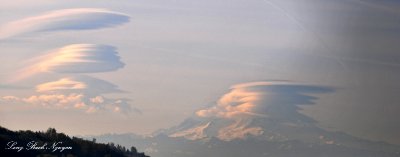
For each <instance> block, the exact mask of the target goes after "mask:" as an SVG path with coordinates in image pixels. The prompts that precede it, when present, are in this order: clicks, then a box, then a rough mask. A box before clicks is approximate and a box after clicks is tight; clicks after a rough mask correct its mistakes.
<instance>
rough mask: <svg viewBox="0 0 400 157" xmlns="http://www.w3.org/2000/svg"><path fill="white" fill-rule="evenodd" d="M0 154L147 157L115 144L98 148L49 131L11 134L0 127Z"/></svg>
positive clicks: (84, 141)
mask: <svg viewBox="0 0 400 157" xmlns="http://www.w3.org/2000/svg"><path fill="white" fill-rule="evenodd" d="M0 145H1V147H2V148H1V149H0V154H1V156H4V157H19V156H21V157H22V156H23V157H29V156H34V157H78V156H79V157H80V156H85V157H148V156H147V155H145V154H144V153H139V152H137V150H136V148H135V147H131V148H129V149H127V148H125V147H123V146H120V145H116V144H114V143H108V144H100V143H96V139H93V140H92V141H89V140H84V139H81V138H77V137H72V138H71V137H69V136H67V135H65V134H64V133H57V132H56V129H54V128H49V129H48V130H47V131H46V132H33V131H30V130H27V131H11V130H8V129H6V128H4V127H1V126H0Z"/></svg>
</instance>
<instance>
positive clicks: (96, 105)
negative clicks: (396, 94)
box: [0, 76, 140, 114]
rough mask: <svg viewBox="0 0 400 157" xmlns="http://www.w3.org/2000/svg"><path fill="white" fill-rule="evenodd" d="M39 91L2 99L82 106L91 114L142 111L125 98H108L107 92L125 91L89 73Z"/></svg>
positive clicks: (41, 86)
mask: <svg viewBox="0 0 400 157" xmlns="http://www.w3.org/2000/svg"><path fill="white" fill-rule="evenodd" d="M36 92H37V93H36V94H35V95H31V96H28V97H16V96H4V97H2V98H0V102H7V103H23V104H28V105H34V106H37V107H45V108H58V109H78V110H84V111H85V112H87V113H94V112H102V111H111V112H116V113H124V114H128V113H132V112H136V113H140V110H138V109H136V108H134V107H133V106H132V105H130V104H129V103H128V102H129V100H128V99H125V98H108V97H105V96H103V94H107V93H116V92H121V90H119V89H118V87H117V86H116V85H113V84H111V83H109V82H107V81H104V80H100V79H96V78H93V77H89V76H74V77H66V78H61V79H59V80H57V81H52V82H47V83H42V84H39V85H37V86H36Z"/></svg>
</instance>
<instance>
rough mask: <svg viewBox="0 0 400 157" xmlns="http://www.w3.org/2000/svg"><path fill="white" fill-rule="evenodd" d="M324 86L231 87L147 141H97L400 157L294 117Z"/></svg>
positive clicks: (183, 150) (151, 148) (210, 150)
mask: <svg viewBox="0 0 400 157" xmlns="http://www.w3.org/2000/svg"><path fill="white" fill-rule="evenodd" d="M333 91H334V90H333V89H332V88H329V87H320V86H312V85H299V84H292V83H287V82H280V83H277V82H272V83H271V82H252V83H246V84H239V85H236V86H233V87H232V88H231V90H230V91H229V92H228V93H227V94H225V95H223V96H222V97H221V98H220V99H219V100H218V101H217V103H216V104H215V105H214V106H211V107H208V108H205V109H202V110H199V111H197V112H195V114H194V115H193V116H192V117H190V118H188V119H186V120H185V121H183V122H182V123H181V124H180V125H178V126H175V127H172V128H169V129H165V130H160V131H158V132H157V133H155V134H154V135H153V136H150V137H138V136H131V135H108V136H98V137H96V138H97V139H98V140H99V141H103V142H108V141H114V142H116V143H120V144H122V145H124V144H125V145H135V146H138V148H140V149H142V150H143V151H146V152H147V153H148V154H150V155H152V156H154V157H157V156H161V155H162V156H164V157H165V156H167V157H204V156H209V157H243V156H252V157H258V156H260V157H261V156H271V157H275V156H276V157H281V156H283V157H289V156H297V157H303V156H304V157H314V156H315V157H320V156H324V157H325V156H326V157H347V156H348V157H368V156H371V157H378V156H379V157H399V156H400V146H396V145H391V144H388V143H384V142H373V141H369V140H364V139H360V138H357V137H354V136H351V135H349V134H346V133H342V132H331V131H327V130H324V129H323V128H320V127H318V126H317V125H316V124H317V122H316V121H315V120H313V119H312V118H310V117H307V116H306V115H304V114H301V113H300V112H298V111H299V110H301V106H302V105H313V104H314V103H315V102H314V100H316V99H317V97H316V96H313V95H316V94H321V93H329V92H333Z"/></svg>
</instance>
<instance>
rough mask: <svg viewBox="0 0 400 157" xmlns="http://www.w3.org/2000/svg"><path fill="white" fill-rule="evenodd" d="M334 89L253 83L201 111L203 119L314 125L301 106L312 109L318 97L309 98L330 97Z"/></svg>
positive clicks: (233, 91)
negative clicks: (307, 123)
mask: <svg viewBox="0 0 400 157" xmlns="http://www.w3.org/2000/svg"><path fill="white" fill-rule="evenodd" d="M332 90H333V89H331V88H329V87H320V86H312V85H299V84H290V83H286V82H280V83H277V82H252V83H245V84H239V85H235V86H233V87H232V89H231V91H230V92H229V93H227V94H225V95H223V96H222V97H221V98H220V99H219V100H218V102H217V104H216V105H215V106H212V107H210V108H207V109H203V110H199V111H197V112H196V115H197V116H199V117H217V118H226V119H243V118H249V117H265V118H268V119H274V120H275V121H279V122H291V123H297V122H313V120H312V119H311V118H309V117H307V116H305V115H303V114H301V113H299V112H298V110H300V107H299V105H312V104H314V102H313V100H315V99H317V97H314V96H310V95H309V94H316V93H326V92H330V91H332Z"/></svg>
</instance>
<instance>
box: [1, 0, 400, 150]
mask: <svg viewBox="0 0 400 157" xmlns="http://www.w3.org/2000/svg"><path fill="white" fill-rule="evenodd" d="M399 7H400V3H399V2H397V1H392V0H384V1H379V2H376V1H370V0H347V1H323V0H279V1H277V0H250V1H249V0H229V1H228V0H212V1H211V0H203V1H188V0H131V1H127V0H120V1H113V2H110V1H105V0H99V1H95V2H93V1H77V0H71V1H51V0H35V1H33V0H24V1H21V0H15V1H2V5H1V6H0V45H1V46H0V50H1V52H2V53H1V55H3V56H2V57H0V63H1V66H0V125H2V126H4V127H7V128H10V129H13V130H20V129H24V130H25V129H30V130H45V129H47V128H48V127H55V128H57V130H60V131H62V132H65V133H67V134H71V135H96V134H104V133H127V132H132V133H137V134H150V133H152V132H154V131H156V130H158V129H162V128H169V127H172V126H174V125H177V124H179V123H180V122H182V121H183V120H184V119H185V118H186V117H189V116H191V115H193V114H199V112H198V111H206V108H207V107H209V106H210V105H211V104H214V103H215V102H216V101H218V100H220V98H221V97H222V96H224V95H225V94H226V93H228V92H229V91H230V90H231V89H232V88H233V89H234V88H235V85H237V84H243V83H248V82H271V83H272V84H274V83H276V82H290V83H291V84H293V85H310V86H315V87H324V88H329V89H330V92H327V93H323V94H320V93H314V94H313V96H314V97H316V98H317V99H316V100H314V101H313V102H314V104H313V105H308V106H302V107H301V108H302V110H301V112H302V113H304V114H305V115H307V116H309V117H311V118H312V119H313V120H315V121H316V123H317V125H319V126H321V127H322V128H325V129H328V130H334V131H343V132H346V133H349V134H351V135H354V136H357V137H363V138H367V139H371V140H377V141H387V142H390V143H396V144H400V137H399V136H398V132H400V122H399V120H398V119H400V117H399V115H400V106H399V105H398V102H400V97H398V93H399V90H400V85H399V84H398V81H399V80H400V54H399V52H397V50H399V49H400V45H399V44H398V41H399V39H400V31H399V29H400V23H399V22H398V21H399V18H400V12H399V11H398V10H400V9H399ZM280 96H282V95H277V96H276V97H280Z"/></svg>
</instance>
